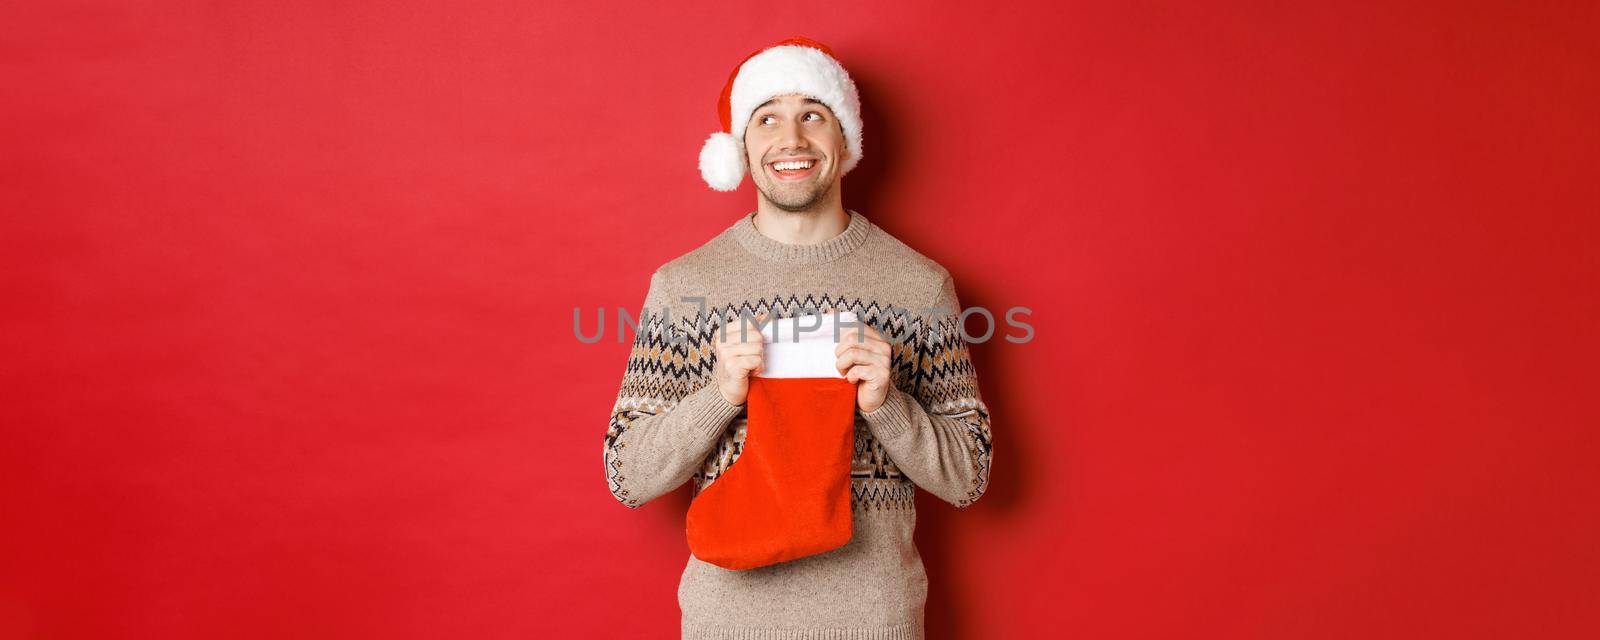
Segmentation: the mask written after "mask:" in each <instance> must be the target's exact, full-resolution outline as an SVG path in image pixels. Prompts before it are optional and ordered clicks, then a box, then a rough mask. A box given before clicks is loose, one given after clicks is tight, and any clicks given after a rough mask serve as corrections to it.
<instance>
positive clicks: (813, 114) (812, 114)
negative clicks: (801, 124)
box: [806, 111, 822, 120]
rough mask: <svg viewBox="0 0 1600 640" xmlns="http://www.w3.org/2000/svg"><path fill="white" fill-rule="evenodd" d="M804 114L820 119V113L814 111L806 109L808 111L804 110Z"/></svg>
mask: <svg viewBox="0 0 1600 640" xmlns="http://www.w3.org/2000/svg"><path fill="white" fill-rule="evenodd" d="M806 115H808V116H816V117H817V119H818V120H821V119H822V114H820V113H817V112H815V111H808V112H806Z"/></svg>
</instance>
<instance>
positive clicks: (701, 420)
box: [673, 382, 744, 439]
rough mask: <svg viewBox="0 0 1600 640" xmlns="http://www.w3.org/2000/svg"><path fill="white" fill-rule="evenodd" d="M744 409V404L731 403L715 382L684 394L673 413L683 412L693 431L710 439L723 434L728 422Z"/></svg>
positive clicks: (684, 418)
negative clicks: (723, 395)
mask: <svg viewBox="0 0 1600 640" xmlns="http://www.w3.org/2000/svg"><path fill="white" fill-rule="evenodd" d="M743 409H744V405H742V404H731V403H729V402H728V399H727V398H724V397H722V392H721V391H718V390H717V385H716V383H714V382H713V383H710V384H707V385H705V386H703V387H700V389H699V390H697V391H695V392H694V393H691V394H689V395H687V396H684V397H683V400H681V401H679V403H678V406H677V407H675V408H674V409H673V413H680V412H681V413H682V416H683V420H684V421H685V422H686V423H687V424H688V425H689V428H690V430H691V431H693V432H694V433H695V434H696V435H699V436H701V437H703V438H706V439H710V438H712V437H715V436H718V435H721V434H722V432H723V430H725V429H727V428H728V423H729V422H732V421H733V418H734V417H735V416H737V415H739V411H741V410H743Z"/></svg>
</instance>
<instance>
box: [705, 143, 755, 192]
mask: <svg viewBox="0 0 1600 640" xmlns="http://www.w3.org/2000/svg"><path fill="white" fill-rule="evenodd" d="M743 147H744V145H741V144H739V139H738V138H735V137H733V134H730V133H727V132H724V131H718V132H716V133H713V134H711V137H709V138H706V142H705V144H703V145H701V146H700V177H701V178H703V179H705V181H706V184H709V185H711V188H712V189H716V190H717V191H733V190H734V189H738V188H739V183H740V182H742V181H744V172H745V166H744V148H743Z"/></svg>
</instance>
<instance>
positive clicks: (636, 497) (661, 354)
mask: <svg viewBox="0 0 1600 640" xmlns="http://www.w3.org/2000/svg"><path fill="white" fill-rule="evenodd" d="M661 280H662V279H661V272H660V271H659V270H658V271H657V272H656V273H654V274H652V275H651V276H650V289H649V293H647V294H646V295H645V303H644V309H643V310H642V311H641V312H640V313H639V321H638V329H637V331H636V332H635V334H634V340H633V348H632V351H631V352H630V353H629V355H628V365H627V368H626V369H625V370H624V371H623V375H622V387H621V389H620V390H619V391H618V392H617V400H616V403H615V404H614V405H613V406H612V409H611V420H610V423H609V425H608V426H607V428H606V436H605V446H604V452H603V454H602V459H603V461H604V463H605V473H606V484H607V485H608V486H609V487H610V489H611V495H612V496H613V497H615V498H616V499H617V501H618V502H620V503H621V504H622V505H623V506H626V507H628V508H630V509H636V508H638V507H639V506H641V505H643V504H644V503H646V502H649V501H650V500H652V499H654V498H656V497H657V496H660V495H662V494H665V493H667V492H669V491H672V490H673V489H676V488H678V487H679V486H682V485H683V483H684V482H685V481H687V480H688V479H689V478H690V477H691V476H693V475H694V472H695V470H696V469H698V468H699V466H700V464H701V463H702V462H704V461H705V458H706V456H707V454H709V453H710V451H711V447H713V446H714V445H715V444H716V443H717V441H718V439H719V438H720V436H721V435H722V433H723V431H725V430H726V429H727V427H728V424H729V423H730V422H732V421H733V418H734V417H735V416H737V415H738V414H739V411H740V410H741V409H742V408H743V406H742V405H735V404H730V403H729V402H728V401H727V399H725V398H723V397H722V394H721V393H720V392H718V391H717V385H716V383H715V381H714V379H713V378H712V377H711V375H710V373H711V368H710V364H711V363H712V362H713V360H712V358H713V356H712V354H711V352H710V349H711V348H712V345H711V344H709V343H707V342H703V341H701V340H700V339H699V337H698V333H693V334H692V333H691V332H687V331H683V330H682V329H680V328H676V327H674V326H673V324H672V323H671V318H670V317H669V316H667V315H665V314H663V313H662V312H663V311H665V309H666V308H665V305H666V304H668V303H669V301H670V299H669V298H668V294H667V292H666V290H665V288H664V287H663V286H662V282H661Z"/></svg>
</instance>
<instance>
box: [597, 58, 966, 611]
mask: <svg viewBox="0 0 1600 640" xmlns="http://www.w3.org/2000/svg"><path fill="white" fill-rule="evenodd" d="M718 111H719V116H720V120H721V123H722V125H723V129H724V131H719V132H717V133H714V134H712V136H711V137H710V138H709V139H708V140H707V141H706V143H705V146H704V148H703V149H702V150H701V154H700V171H701V176H702V177H703V178H704V179H705V180H706V182H707V183H708V184H709V185H710V186H711V187H712V188H713V189H717V190H719V191H731V190H733V189H736V188H737V187H738V185H739V183H740V182H741V181H742V180H743V176H744V174H745V173H747V172H748V173H749V174H750V176H751V179H752V180H753V181H754V183H755V186H756V191H757V198H756V210H755V211H753V212H751V213H749V214H746V215H744V216H743V217H741V218H740V219H739V220H738V221H737V222H735V223H734V224H733V225H732V226H731V227H729V228H728V229H726V230H725V231H723V232H721V233H719V234H718V235H716V236H715V237H713V238H712V239H711V240H709V241H707V242H706V243H704V244H702V245H701V246H699V247H698V248H696V249H694V250H692V251H690V252H688V253H686V254H684V255H682V256H679V257H678V258H675V259H673V260H671V261H669V262H667V263H666V264H664V265H662V266H661V267H660V268H658V269H657V270H656V271H655V273H654V274H652V275H651V277H650V287H649V293H648V294H647V295H646V297H645V303H644V308H643V310H642V311H641V313H640V317H639V322H638V326H637V330H636V337H635V340H634V344H633V350H632V353H631V355H630V357H629V359H628V364H627V368H626V371H625V374H624V376H623V381H622V388H621V390H620V392H619V393H618V396H617V401H616V404H615V406H614V407H613V410H612V415H611V420H610V424H609V427H608V429H607V431H606V435H605V446H604V456H603V457H604V462H605V469H606V478H607V483H608V485H609V487H610V489H611V492H612V494H613V495H614V496H615V497H616V499H617V500H618V501H619V502H621V503H622V504H623V505H625V506H628V507H630V508H637V507H639V506H641V505H643V504H644V503H646V502H648V501H650V500H651V499H653V498H655V497H657V496H660V495H662V494H664V493H666V492H668V491H671V490H673V489H676V488H677V487H679V486H681V485H682V484H683V483H684V482H685V481H687V480H689V479H691V478H692V479H693V480H694V483H693V485H694V495H695V496H699V494H700V493H701V492H703V491H704V490H705V489H706V488H707V487H709V486H710V485H711V484H712V483H714V482H715V481H716V480H717V478H718V477H720V476H721V475H723V474H724V473H726V472H727V471H728V469H729V468H730V466H732V465H734V464H737V462H738V460H739V455H740V452H741V450H742V448H743V446H744V443H745V434H746V428H745V427H746V424H747V423H746V417H747V413H746V412H745V407H744V403H745V399H746V395H747V393H748V391H749V377H750V376H751V375H752V373H754V372H759V371H760V370H761V364H762V353H763V345H762V342H761V339H762V338H761V334H760V333H759V332H758V331H757V330H756V327H755V326H753V325H750V324H749V322H748V316H751V315H755V316H758V318H757V319H758V320H770V319H776V318H788V317H795V316H801V315H807V314H810V313H816V312H817V311H818V310H820V311H822V312H828V311H852V312H854V313H855V314H856V315H857V317H858V318H860V319H861V320H862V321H863V324H865V325H868V326H865V327H862V328H859V329H856V330H854V331H856V332H857V333H847V334H844V335H843V336H841V339H840V341H839V343H838V345H837V346H836V348H835V353H836V355H837V356H838V361H837V363H836V366H837V369H838V370H839V371H840V372H841V374H844V375H845V377H846V378H847V379H848V380H850V382H852V383H855V384H856V411H857V412H856V417H855V440H856V442H855V452H856V453H855V456H854V460H853V465H852V470H851V474H850V489H851V503H852V504H851V508H852V511H851V515H852V534H851V539H850V541H849V542H848V543H846V544H845V545H844V546H843V547H839V548H836V549H833V550H831V551H826V552H823V553H817V554H814V555H809V556H805V557H800V558H797V559H794V560H789V561H786V562H780V563H777V564H773V565H769V566H762V567H757V568H753V569H746V570H730V569H724V568H722V567H720V566H716V565H713V564H710V563H707V562H704V561H701V560H700V559H698V558H695V557H694V556H693V555H691V556H690V557H689V560H688V565H687V566H686V567H685V568H684V572H683V576H682V579H681V582H680V585H679V588H678V603H679V606H680V608H681V610H682V614H683V617H682V634H683V637H684V638H702V637H703V638H712V637H715V638H746V637H749V638H757V637H759V638H900V639H904V638H922V637H923V607H924V603H925V601H926V598H927V574H926V573H925V572H924V570H923V565H922V559H921V555H920V554H919V553H918V551H917V549H916V547H915V545H914V544H913V541H912V531H913V528H914V525H915V522H916V513H915V504H914V501H913V499H912V498H913V496H914V494H915V489H916V488H918V487H920V488H922V489H923V490H926V491H929V492H931V493H933V494H934V495H936V496H938V497H939V498H940V499H942V500H944V501H946V502H949V503H951V504H952V505H954V506H955V507H958V508H959V507H966V506H969V505H971V504H972V503H973V502H974V501H976V500H977V499H978V498H979V497H980V496H982V495H983V493H984V491H985V490H986V489H987V488H988V478H989V468H990V462H991V456H992V447H991V446H990V432H989V411H988V408H987V407H986V406H985V405H984V403H983V401H982V399H981V398H980V396H979V394H978V383H977V377H976V373H975V371H974V370H973V367H972V363H971V360H970V359H969V357H968V350H967V344H966V342H965V339H964V338H963V334H962V331H961V326H960V323H959V320H958V316H957V315H956V314H957V313H959V311H960V305H959V302H958V300H957V298H956V292H955V283H954V281H953V280H952V279H951V277H950V274H949V272H948V271H946V270H945V268H944V267H942V266H940V265H939V264H938V263H937V262H934V261H933V260H931V259H929V258H927V257H925V256H923V255H921V254H920V253H917V252H916V251H914V250H912V249H911V248H910V247H908V246H906V245H905V244H903V243H901V242H900V241H898V240H896V239H895V238H893V237H892V236H890V235H889V234H888V233H886V232H885V231H883V230H882V229H881V228H879V227H877V226H876V225H874V224H873V223H871V222H869V221H868V220H867V219H866V217H865V216H863V215H861V214H860V213H857V212H856V211H853V210H846V209H844V208H843V206H842V204H841V202H840V187H839V181H840V178H841V177H843V176H844V174H845V173H848V172H849V171H850V170H851V169H852V168H853V167H855V165H856V163H857V162H858V161H859V160H860V159H861V116H860V99H859V96H858V94H857V92H856V88H855V84H854V82H853V81H852V80H851V79H850V77H849V75H848V74H847V73H846V72H845V70H844V68H843V67H842V66H840V65H839V63H838V61H837V60H836V59H835V58H834V57H833V55H832V52H831V51H829V50H828V48H827V47H825V46H823V45H821V44H820V43H817V42H815V41H812V40H809V39H806V38H800V37H794V38H787V39H785V40H782V41H779V42H778V43H777V44H775V45H772V46H769V47H767V48H764V49H761V50H759V51H757V52H755V53H752V54H751V55H750V56H747V57H746V59H745V60H744V61H743V62H742V63H741V65H740V66H739V67H738V68H737V69H736V70H735V71H734V74H733V75H732V76H731V77H730V78H729V80H728V84H727V85H726V86H725V87H724V89H723V93H722V99H721V101H720V102H719V103H718ZM741 314H745V316H746V317H744V318H741ZM741 324H743V325H744V330H742V331H741Z"/></svg>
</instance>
